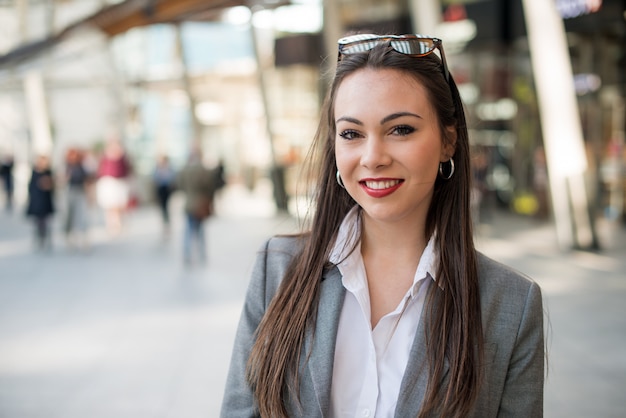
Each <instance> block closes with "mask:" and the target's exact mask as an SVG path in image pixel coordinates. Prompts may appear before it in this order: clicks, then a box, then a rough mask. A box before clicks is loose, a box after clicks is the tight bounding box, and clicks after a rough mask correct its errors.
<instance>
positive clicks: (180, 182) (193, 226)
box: [175, 148, 215, 265]
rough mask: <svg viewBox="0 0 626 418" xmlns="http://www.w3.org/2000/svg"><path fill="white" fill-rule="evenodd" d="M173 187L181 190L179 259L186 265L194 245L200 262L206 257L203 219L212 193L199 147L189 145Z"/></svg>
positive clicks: (208, 213)
mask: <svg viewBox="0 0 626 418" xmlns="http://www.w3.org/2000/svg"><path fill="white" fill-rule="evenodd" d="M175 184H176V188H177V189H178V190H181V191H182V192H183V193H184V194H185V221H186V222H185V228H184V236H183V261H184V263H185V264H186V265H190V264H191V263H192V261H193V259H194V257H193V254H194V247H195V249H196V254H197V257H198V260H199V261H200V262H202V263H203V262H205V261H206V257H207V254H206V238H205V236H204V228H203V225H204V221H205V220H206V219H207V218H208V217H210V216H211V215H212V214H213V198H214V194H215V177H214V173H213V172H212V171H211V170H209V169H208V168H206V167H205V166H204V164H203V161H202V151H201V150H200V149H197V148H196V149H193V150H192V151H191V153H190V155H189V159H188V161H187V163H186V164H185V166H184V167H183V168H182V169H181V170H180V172H179V173H178V175H177V176H176V181H175Z"/></svg>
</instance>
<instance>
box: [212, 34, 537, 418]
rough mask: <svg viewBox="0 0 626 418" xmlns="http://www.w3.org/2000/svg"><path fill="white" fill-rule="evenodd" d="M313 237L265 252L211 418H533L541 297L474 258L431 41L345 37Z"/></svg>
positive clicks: (448, 81)
mask: <svg viewBox="0 0 626 418" xmlns="http://www.w3.org/2000/svg"><path fill="white" fill-rule="evenodd" d="M338 52H339V54H338V57H339V59H338V63H337V67H336V73H335V79H334V80H333V83H332V85H331V87H330V89H329V95H328V97H327V99H326V101H325V105H324V108H323V110H322V112H321V114H322V119H321V121H320V123H319V126H318V129H317V135H316V136H315V138H314V149H313V150H312V152H310V153H309V155H310V156H312V157H316V158H317V157H319V160H316V161H319V165H318V164H315V167H313V168H315V169H316V173H317V175H318V177H317V188H316V194H315V196H316V200H315V202H314V208H315V210H314V211H312V212H311V213H312V215H313V218H312V219H311V222H308V223H306V225H310V230H308V231H306V232H304V233H302V234H298V235H295V236H294V235H292V236H278V237H273V238H271V239H270V240H269V241H268V242H267V243H266V244H265V245H264V246H263V248H262V249H261V251H260V252H259V254H258V257H257V262H256V266H255V268H254V270H253V273H252V278H251V281H250V284H249V289H248V292H247V296H246V300H245V302H244V308H243V311H242V315H241V319H240V322H239V328H238V330H237V335H236V339H235V345H234V349H233V353H232V358H231V365H230V371H229V375H228V380H227V383H226V388H225V391H224V401H223V403H222V411H221V416H222V417H224V418H227V417H228V418H230V417H243V416H248V417H252V416H256V417H272V418H285V417H295V416H298V417H323V416H330V417H356V416H372V417H402V418H404V417H418V418H423V417H446V418H459V417H475V418H478V417H481V418H482V417H496V416H498V417H504V416H507V417H541V416H542V415H543V382H544V339H543V338H544V334H543V308H542V297H541V291H540V289H539V286H538V285H537V284H536V283H535V282H533V281H532V280H530V279H529V278H527V277H526V276H524V275H522V274H520V273H518V272H516V271H514V270H512V269H510V268H509V267H506V266H504V265H502V264H500V263H497V262H496V261H494V260H491V259H489V258H487V257H486V256H484V255H483V254H480V253H478V252H477V251H476V249H475V247H474V238H473V235H472V219H471V214H470V192H471V190H470V184H471V176H472V174H471V168H470V159H469V138H468V130H467V125H466V121H465V114H464V109H463V104H462V102H461V97H460V94H459V91H458V89H457V86H456V83H455V82H454V79H453V78H452V76H451V75H450V73H449V71H448V68H447V66H446V61H445V57H444V53H443V47H442V45H441V40H439V39H434V38H428V37H422V36H420V35H403V36H393V35H384V36H378V35H366V34H359V35H354V36H350V37H347V38H344V39H341V40H340V41H339V51H338Z"/></svg>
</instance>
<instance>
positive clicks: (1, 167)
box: [0, 153, 14, 212]
mask: <svg viewBox="0 0 626 418" xmlns="http://www.w3.org/2000/svg"><path fill="white" fill-rule="evenodd" d="M13 166H14V160H13V155H11V154H8V153H7V154H5V155H3V156H2V160H1V161H0V177H1V178H2V186H3V188H4V195H5V205H4V207H5V209H6V211H7V212H11V211H12V210H13Z"/></svg>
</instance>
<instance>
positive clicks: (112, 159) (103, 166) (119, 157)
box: [96, 138, 131, 235]
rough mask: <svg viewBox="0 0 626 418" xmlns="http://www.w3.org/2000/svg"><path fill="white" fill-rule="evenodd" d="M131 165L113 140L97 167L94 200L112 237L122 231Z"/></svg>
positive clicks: (120, 144)
mask: <svg viewBox="0 0 626 418" xmlns="http://www.w3.org/2000/svg"><path fill="white" fill-rule="evenodd" d="M130 174H131V165H130V162H129V161H128V158H127V157H126V151H125V150H124V147H123V145H122V143H121V142H120V141H119V140H118V139H116V138H114V139H111V140H109V141H108V142H107V144H106V146H105V149H104V155H103V156H102V159H101V160H100V164H99V166H98V182H97V183H96V198H97V200H98V204H99V205H100V207H101V208H102V209H104V211H105V221H106V226H107V230H108V231H109V233H110V234H112V235H117V234H119V233H120V232H121V231H122V215H123V213H124V211H125V210H126V208H127V207H128V203H129V198H130V186H129V184H128V178H129V176H130Z"/></svg>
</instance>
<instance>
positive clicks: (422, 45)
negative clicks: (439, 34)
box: [391, 39, 435, 55]
mask: <svg viewBox="0 0 626 418" xmlns="http://www.w3.org/2000/svg"><path fill="white" fill-rule="evenodd" d="M391 46H392V48H393V49H395V50H396V51H398V52H400V53H402V54H406V55H426V54H429V53H431V52H432V51H433V49H434V48H435V43H434V42H433V41H432V40H431V39H402V40H394V41H391Z"/></svg>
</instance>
